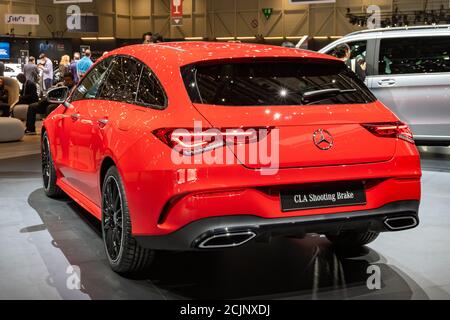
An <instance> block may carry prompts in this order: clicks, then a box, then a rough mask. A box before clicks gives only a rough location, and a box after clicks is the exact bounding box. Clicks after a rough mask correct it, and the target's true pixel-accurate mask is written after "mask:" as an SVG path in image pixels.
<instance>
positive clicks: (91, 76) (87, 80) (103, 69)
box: [72, 58, 111, 101]
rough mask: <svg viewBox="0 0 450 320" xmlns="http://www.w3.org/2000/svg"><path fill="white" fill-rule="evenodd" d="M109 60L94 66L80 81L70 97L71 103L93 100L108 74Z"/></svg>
mask: <svg viewBox="0 0 450 320" xmlns="http://www.w3.org/2000/svg"><path fill="white" fill-rule="evenodd" d="M110 64H111V58H108V59H105V60H104V61H102V62H100V63H99V64H98V65H96V66H95V67H94V68H93V69H92V70H91V71H90V72H89V73H88V74H87V75H86V76H85V77H84V78H83V80H82V81H81V83H80V85H79V86H78V87H77V89H76V90H75V92H74V93H73V96H72V101H77V100H83V99H95V98H96V97H97V93H98V91H99V88H100V87H101V85H102V83H103V80H104V78H105V76H106V74H107V72H108V67H109V65H110Z"/></svg>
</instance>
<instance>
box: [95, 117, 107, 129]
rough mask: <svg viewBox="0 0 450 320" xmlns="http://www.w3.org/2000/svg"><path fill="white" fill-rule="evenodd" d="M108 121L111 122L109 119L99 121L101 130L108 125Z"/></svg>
mask: <svg viewBox="0 0 450 320" xmlns="http://www.w3.org/2000/svg"><path fill="white" fill-rule="evenodd" d="M108 121H109V120H108V119H107V118H101V119H98V120H97V124H98V126H99V127H100V128H101V129H103V128H104V127H106V125H107V124H108Z"/></svg>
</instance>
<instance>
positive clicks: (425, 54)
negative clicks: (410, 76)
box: [378, 37, 450, 75]
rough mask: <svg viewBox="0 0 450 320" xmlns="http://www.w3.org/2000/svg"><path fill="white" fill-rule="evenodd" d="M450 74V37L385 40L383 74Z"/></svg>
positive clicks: (380, 60)
mask: <svg viewBox="0 0 450 320" xmlns="http://www.w3.org/2000/svg"><path fill="white" fill-rule="evenodd" d="M434 72H450V37H414V38H394V39H382V40H381V46H380V57H379V63H378V73H379V74H382V75H384V74H406V73H434Z"/></svg>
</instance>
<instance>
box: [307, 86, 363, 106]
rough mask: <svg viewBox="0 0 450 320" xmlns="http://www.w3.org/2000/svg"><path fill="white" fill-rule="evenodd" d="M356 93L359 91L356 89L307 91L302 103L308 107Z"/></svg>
mask: <svg viewBox="0 0 450 320" xmlns="http://www.w3.org/2000/svg"><path fill="white" fill-rule="evenodd" d="M356 91H357V90H356V89H345V90H343V89H338V88H334V89H322V90H314V91H307V92H304V93H303V94H302V103H303V104H305V105H308V104H312V103H315V102H319V101H322V100H326V99H329V98H332V97H335V96H338V95H340V94H345V93H354V92H356Z"/></svg>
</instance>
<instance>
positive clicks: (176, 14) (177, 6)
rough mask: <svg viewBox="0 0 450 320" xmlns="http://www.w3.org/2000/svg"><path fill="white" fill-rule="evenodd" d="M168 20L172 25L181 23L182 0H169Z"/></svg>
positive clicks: (176, 25) (180, 24) (178, 25)
mask: <svg viewBox="0 0 450 320" xmlns="http://www.w3.org/2000/svg"><path fill="white" fill-rule="evenodd" d="M170 20H171V24H172V26H173V27H180V26H182V25H183V0H170Z"/></svg>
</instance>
